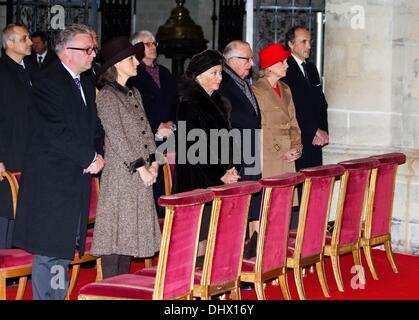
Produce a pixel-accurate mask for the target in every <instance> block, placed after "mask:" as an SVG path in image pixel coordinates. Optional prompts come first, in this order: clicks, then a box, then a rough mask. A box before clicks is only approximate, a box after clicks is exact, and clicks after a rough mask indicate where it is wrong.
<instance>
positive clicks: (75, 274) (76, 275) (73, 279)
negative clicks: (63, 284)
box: [65, 264, 80, 300]
mask: <svg viewBox="0 0 419 320" xmlns="http://www.w3.org/2000/svg"><path fill="white" fill-rule="evenodd" d="M79 272H80V264H75V265H73V271H72V272H71V279H70V284H69V285H68V290H67V295H66V297H65V299H66V300H70V295H71V293H72V292H73V290H74V287H75V286H76V283H77V280H78V278H79Z"/></svg>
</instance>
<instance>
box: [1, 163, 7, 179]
mask: <svg viewBox="0 0 419 320" xmlns="http://www.w3.org/2000/svg"><path fill="white" fill-rule="evenodd" d="M5 171H6V166H5V165H4V163H3V162H0V181H3V179H4V178H3V172H5Z"/></svg>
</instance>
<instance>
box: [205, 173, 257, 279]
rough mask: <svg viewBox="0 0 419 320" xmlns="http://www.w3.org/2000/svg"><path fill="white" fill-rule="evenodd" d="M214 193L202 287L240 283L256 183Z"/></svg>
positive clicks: (216, 189)
mask: <svg viewBox="0 0 419 320" xmlns="http://www.w3.org/2000/svg"><path fill="white" fill-rule="evenodd" d="M208 189H209V190H211V191H213V192H214V201H213V206H212V211H211V222H210V228H209V232H208V240H207V248H206V253H205V259H204V269H203V272H202V278H201V285H206V284H221V283H224V282H226V281H234V280H237V279H238V277H239V275H240V271H241V264H242V258H243V247H244V239H245V236H246V225H247V216H248V212H249V205H250V199H251V196H252V194H253V193H256V192H258V191H260V189H261V186H260V184H259V183H258V182H257V181H241V182H237V183H232V184H224V185H221V186H217V187H211V188H208Z"/></svg>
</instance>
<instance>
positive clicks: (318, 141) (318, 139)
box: [312, 129, 329, 146]
mask: <svg viewBox="0 0 419 320" xmlns="http://www.w3.org/2000/svg"><path fill="white" fill-rule="evenodd" d="M312 143H313V145H314V146H324V145H326V144H328V143H329V135H328V134H327V132H326V131H324V130H322V129H317V131H316V135H315V136H314V138H313V142H312Z"/></svg>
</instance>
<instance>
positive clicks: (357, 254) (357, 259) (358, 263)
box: [352, 248, 367, 285]
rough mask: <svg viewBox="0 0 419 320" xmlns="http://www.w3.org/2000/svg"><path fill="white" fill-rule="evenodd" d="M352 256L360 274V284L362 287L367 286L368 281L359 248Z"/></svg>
mask: <svg viewBox="0 0 419 320" xmlns="http://www.w3.org/2000/svg"><path fill="white" fill-rule="evenodd" d="M352 255H353V257H354V263H355V266H358V267H357V272H358V277H359V283H360V284H362V285H365V283H366V282H367V281H366V279H365V272H364V267H363V266H362V262H361V249H360V248H358V249H356V250H354V251H352Z"/></svg>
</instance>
